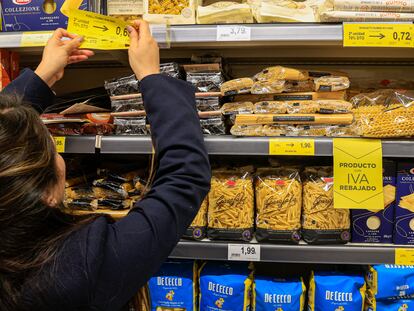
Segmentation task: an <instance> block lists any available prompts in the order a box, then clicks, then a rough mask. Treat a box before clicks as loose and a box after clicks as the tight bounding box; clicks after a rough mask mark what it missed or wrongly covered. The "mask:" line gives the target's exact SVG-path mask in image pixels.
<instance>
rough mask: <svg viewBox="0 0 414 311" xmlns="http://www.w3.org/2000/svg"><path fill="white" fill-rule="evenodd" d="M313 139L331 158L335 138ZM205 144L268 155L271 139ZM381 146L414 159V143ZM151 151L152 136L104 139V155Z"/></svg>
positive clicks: (218, 150) (223, 151) (220, 151)
mask: <svg viewBox="0 0 414 311" xmlns="http://www.w3.org/2000/svg"><path fill="white" fill-rule="evenodd" d="M290 139H292V138H290ZM293 139H301V138H293ZM314 140H315V155H316V156H332V138H314ZM205 142H206V146H207V149H208V152H209V154H211V155H268V154H269V138H266V137H239V138H238V137H233V136H206V137H205ZM382 145H383V155H384V157H393V158H401V157H403V158H405V157H407V158H410V157H414V140H383V144H382ZM151 152H152V145H151V139H150V137H143V136H141V137H140V136H104V137H102V142H101V153H103V154H149V153H151Z"/></svg>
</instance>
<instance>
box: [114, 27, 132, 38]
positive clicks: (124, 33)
mask: <svg viewBox="0 0 414 311" xmlns="http://www.w3.org/2000/svg"><path fill="white" fill-rule="evenodd" d="M116 34H117V35H118V36H124V37H128V36H129V33H128V30H127V29H126V28H124V29H123V30H122V28H121V27H120V26H118V27H116Z"/></svg>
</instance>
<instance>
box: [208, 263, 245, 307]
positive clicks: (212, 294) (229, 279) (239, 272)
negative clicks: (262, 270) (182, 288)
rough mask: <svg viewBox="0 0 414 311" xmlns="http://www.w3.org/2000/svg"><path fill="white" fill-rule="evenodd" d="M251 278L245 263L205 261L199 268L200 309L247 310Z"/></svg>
mask: <svg viewBox="0 0 414 311" xmlns="http://www.w3.org/2000/svg"><path fill="white" fill-rule="evenodd" d="M252 278H253V272H252V271H251V270H250V269H249V268H248V264H247V263H230V264H229V263H221V262H207V263H206V264H204V265H203V266H202V267H201V269H200V311H249V310H250V294H251V286H252Z"/></svg>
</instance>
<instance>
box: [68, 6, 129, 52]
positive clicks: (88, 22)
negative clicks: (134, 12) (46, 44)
mask: <svg viewBox="0 0 414 311" xmlns="http://www.w3.org/2000/svg"><path fill="white" fill-rule="evenodd" d="M128 25H129V24H128V23H126V22H124V21H123V20H120V19H117V18H114V17H110V16H105V15H100V14H96V13H92V12H88V11H82V10H71V11H70V14H69V21H68V32H70V33H75V34H77V35H80V36H83V37H84V42H83V43H82V45H81V47H82V48H87V49H102V50H103V49H104V50H111V49H116V50H118V49H127V48H128V47H129V41H130V40H129V33H128V30H127V26H128Z"/></svg>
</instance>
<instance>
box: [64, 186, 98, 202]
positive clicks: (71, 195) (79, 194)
mask: <svg viewBox="0 0 414 311" xmlns="http://www.w3.org/2000/svg"><path fill="white" fill-rule="evenodd" d="M65 198H66V199H74V200H78V199H94V198H95V194H94V192H93V190H92V188H91V187H88V186H79V187H69V188H66V189H65Z"/></svg>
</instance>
